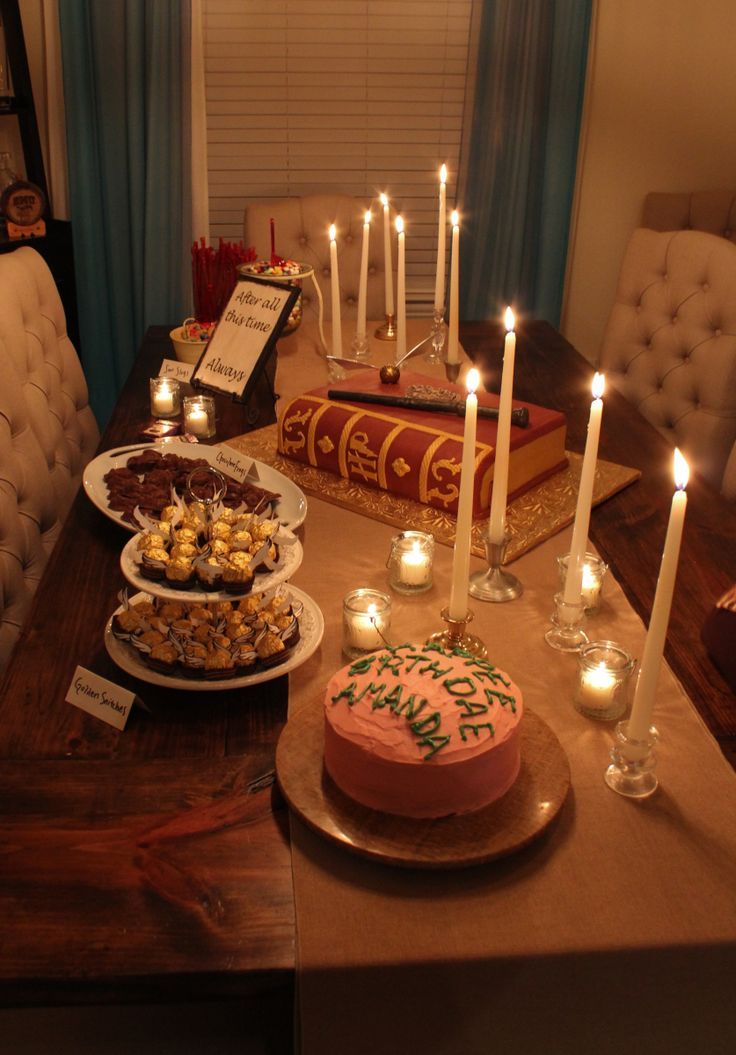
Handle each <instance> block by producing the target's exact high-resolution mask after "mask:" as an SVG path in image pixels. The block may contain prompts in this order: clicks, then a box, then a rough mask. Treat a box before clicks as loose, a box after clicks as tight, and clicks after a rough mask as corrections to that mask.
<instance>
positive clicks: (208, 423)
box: [184, 395, 215, 439]
mask: <svg viewBox="0 0 736 1055" xmlns="http://www.w3.org/2000/svg"><path fill="white" fill-rule="evenodd" d="M184 430H185V432H190V433H191V434H192V436H198V437H199V438H200V439H207V438H209V437H210V436H214V435H215V400H214V398H213V397H212V396H199V395H198V396H185V397H184Z"/></svg>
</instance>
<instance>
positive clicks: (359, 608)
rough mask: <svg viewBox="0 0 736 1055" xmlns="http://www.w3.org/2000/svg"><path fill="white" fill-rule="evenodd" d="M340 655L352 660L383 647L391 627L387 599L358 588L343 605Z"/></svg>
mask: <svg viewBox="0 0 736 1055" xmlns="http://www.w3.org/2000/svg"><path fill="white" fill-rule="evenodd" d="M342 610H343V652H345V654H346V655H347V656H348V657H349V658H354V657H356V656H359V655H361V654H362V653H363V652H373V651H375V650H376V649H377V648H381V646H382V645H385V644H386V637H387V634H388V631H389V627H390V625H391V598H390V597H388V596H387V594H385V593H381V592H380V591H379V590H372V589H369V588H368V587H361V588H360V589H358V590H353V591H352V592H351V593H349V594H348V595H347V597H345V599H344V601H343V606H342Z"/></svg>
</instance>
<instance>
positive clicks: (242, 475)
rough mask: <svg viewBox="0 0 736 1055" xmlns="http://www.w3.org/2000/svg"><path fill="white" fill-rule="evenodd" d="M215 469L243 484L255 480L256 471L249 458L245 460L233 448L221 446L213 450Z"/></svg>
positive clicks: (256, 476)
mask: <svg viewBox="0 0 736 1055" xmlns="http://www.w3.org/2000/svg"><path fill="white" fill-rule="evenodd" d="M213 453H214V455H215V464H216V467H217V468H218V469H219V470H220V472H222V473H227V475H228V476H232V477H233V478H234V479H235V480H239V481H240V482H241V483H243V482H244V481H245V480H257V479H258V471H257V469H256V467H255V465H254V464H253V461H252V459H251V458H246V457H245V456H244V455H242V454H240V452H239V451H236V450H235V449H234V448H233V447H228V445H227V444H223V445H222V447H216V448H214V449H213Z"/></svg>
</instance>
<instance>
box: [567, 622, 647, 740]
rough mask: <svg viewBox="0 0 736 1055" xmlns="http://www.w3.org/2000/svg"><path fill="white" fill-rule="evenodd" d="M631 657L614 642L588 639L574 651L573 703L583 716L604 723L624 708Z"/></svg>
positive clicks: (632, 665)
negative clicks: (575, 671) (575, 664)
mask: <svg viewBox="0 0 736 1055" xmlns="http://www.w3.org/2000/svg"><path fill="white" fill-rule="evenodd" d="M633 669H634V660H633V659H632V657H631V656H630V655H629V653H628V652H627V651H626V649H625V648H622V647H621V645H617V644H616V642H615V641H589V642H588V644H587V645H583V646H582V647H581V649H580V651H579V652H578V676H577V682H576V684H575V694H574V698H573V702H574V704H575V707H576V709H577V710H578V711H580V713H581V714H584V715H585V717H586V718H595V719H597V720H598V721H602V722H607V721H611V720H612V719H614V718H620V717H621V715H622V714H623V713H624V711H625V710H626V707H627V704H628V702H629V701H628V696H629V686H630V679H631V673H632V671H633Z"/></svg>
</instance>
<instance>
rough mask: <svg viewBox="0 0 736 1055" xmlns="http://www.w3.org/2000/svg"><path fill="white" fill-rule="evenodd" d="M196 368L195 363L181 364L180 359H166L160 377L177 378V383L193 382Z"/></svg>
mask: <svg viewBox="0 0 736 1055" xmlns="http://www.w3.org/2000/svg"><path fill="white" fill-rule="evenodd" d="M194 366H195V364H194V363H180V362H179V360H178V359H164V361H163V362H162V363H161V369H160V370H159V372H158V376H159V377H175V378H176V380H177V381H189V380H191V377H192V373H193V371H194Z"/></svg>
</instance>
